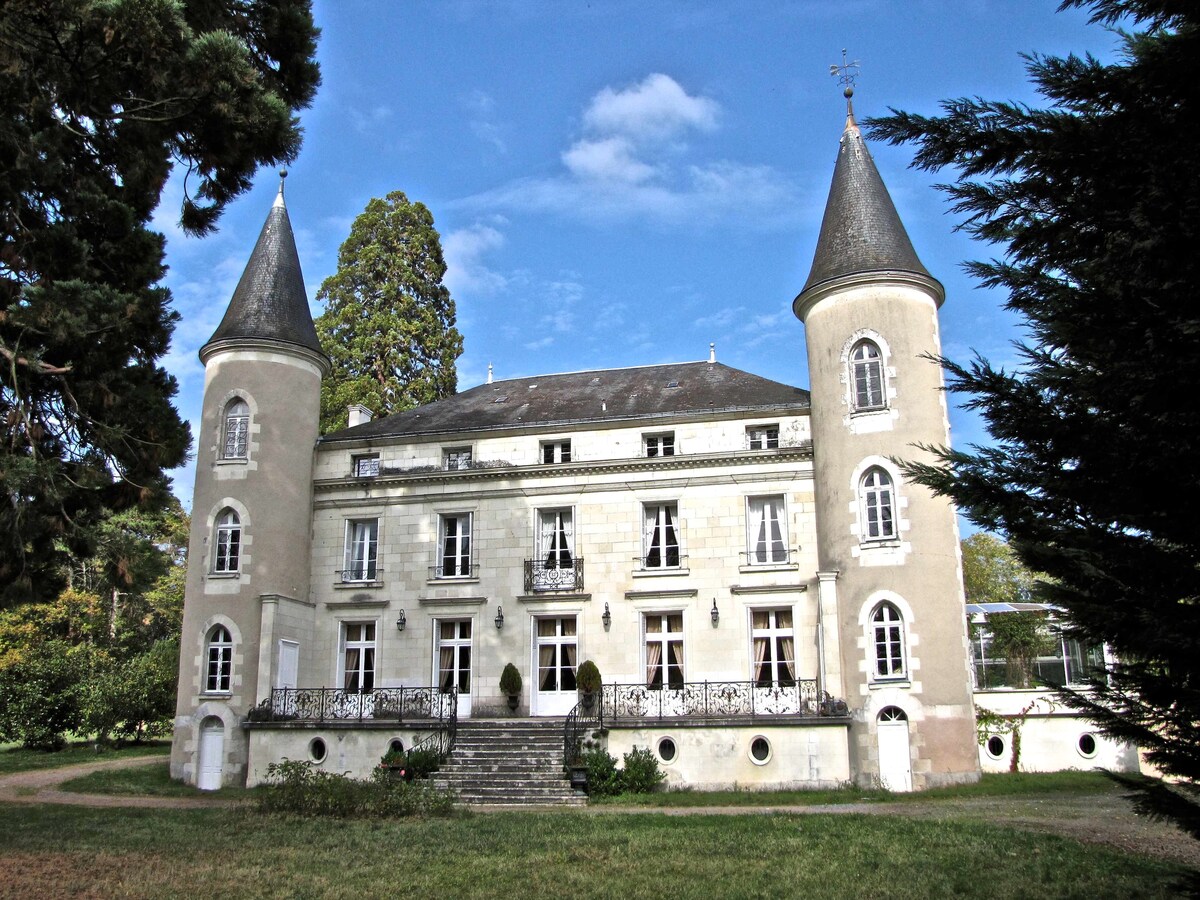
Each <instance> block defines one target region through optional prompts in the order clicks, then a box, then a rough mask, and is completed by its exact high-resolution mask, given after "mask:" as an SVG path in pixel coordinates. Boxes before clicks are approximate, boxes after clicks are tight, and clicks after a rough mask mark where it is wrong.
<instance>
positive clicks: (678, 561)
mask: <svg viewBox="0 0 1200 900" xmlns="http://www.w3.org/2000/svg"><path fill="white" fill-rule="evenodd" d="M633 564H634V565H635V566H636V567H637V569H638V571H639V572H661V571H671V570H672V569H686V568H687V554H686V553H679V552H678V551H676V550H670V549H668V550H667V551H666V552H665V553H650V554H647V555H646V556H635V557H634V558H633Z"/></svg>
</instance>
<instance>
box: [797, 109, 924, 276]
mask: <svg viewBox="0 0 1200 900" xmlns="http://www.w3.org/2000/svg"><path fill="white" fill-rule="evenodd" d="M863 272H911V273H914V274H916V275H923V276H925V277H926V278H929V279H930V280H933V278H932V276H930V274H929V272H928V270H927V269H926V268H925V267H924V266H923V265H921V260H919V259H918V258H917V252H916V251H915V250H914V249H913V245H912V241H910V240H909V238H908V232H906V231H905V230H904V225H903V224H902V223H901V221H900V216H899V215H898V214H897V213H896V207H895V205H894V204H893V203H892V198H891V196H890V195H889V194H888V191H887V188H886V187H885V186H884V184H883V179H882V178H880V177H879V170H878V169H876V168H875V162H874V160H872V159H871V153H870V151H869V150H868V149H867V145H866V142H865V141H864V140H863V136H862V132H861V131H859V128H858V124H857V123H856V122H855V121H854V116H853V114H851V115H848V116H847V117H846V129H845V131H843V132H842V138H841V141H840V145H839V147H838V156H837V165H836V166H835V167H834V170H833V184H832V185H831V186H830V188H829V200H828V201H827V202H826V204H825V217H824V218H823V219H822V220H821V234H820V237H818V238H817V251H816V254H815V256H814V258H813V265H812V271H811V272H810V273H809V276H808V281H806V282H805V284H804V290H803V291H801V292H800V293H801V294H802V295H803V294H804V292H805V291H808V290H810V289H811V288H814V287H816V286H817V285H820V284H824V283H825V282H827V281H832V280H833V279H835V278H840V277H841V276H843V275H856V274H860V273H863ZM935 283H936V282H935Z"/></svg>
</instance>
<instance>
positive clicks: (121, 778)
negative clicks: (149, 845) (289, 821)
mask: <svg viewBox="0 0 1200 900" xmlns="http://www.w3.org/2000/svg"><path fill="white" fill-rule="evenodd" d="M61 788H62V790H64V791H73V792H75V793H78V794H123V795H140V796H144V797H233V798H237V797H250V796H252V795H253V793H254V790H255V789H253V788H252V789H250V790H247V789H246V788H238V787H226V788H221V790H219V791H201V790H198V789H197V788H196V787H194V786H193V785H190V784H183V783H182V782H179V781H172V780H171V773H170V768H169V766H168V765H167V760H165V759H164V760H161V761H158V762H152V763H147V764H146V765H144V766H134V767H133V768H129V769H111V770H108V771H98V772H89V773H88V774H87V775H81V776H80V777H79V778H72V779H70V780H69V781H64V782H63V783H62V785H61Z"/></svg>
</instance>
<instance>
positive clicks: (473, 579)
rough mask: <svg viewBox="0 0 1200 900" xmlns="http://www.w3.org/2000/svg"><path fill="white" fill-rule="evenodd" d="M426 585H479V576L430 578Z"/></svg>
mask: <svg viewBox="0 0 1200 900" xmlns="http://www.w3.org/2000/svg"><path fill="white" fill-rule="evenodd" d="M425 583H426V584H479V576H478V575H444V576H441V577H439V578H430V579H429V580H427V581H426V582H425Z"/></svg>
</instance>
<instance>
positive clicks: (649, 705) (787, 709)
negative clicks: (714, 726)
mask: <svg viewBox="0 0 1200 900" xmlns="http://www.w3.org/2000/svg"><path fill="white" fill-rule="evenodd" d="M845 715H848V708H847V706H846V702H845V701H844V700H837V699H835V698H833V697H831V696H830V695H829V694H827V693H825V692H823V691H818V690H817V681H816V679H815V678H803V679H798V680H797V681H795V682H792V683H791V684H760V683H759V682H756V681H689V682H685V683H682V684H678V685H675V686H672V685H667V686H665V687H657V686H655V687H647V686H646V685H644V684H606V685H604V687H603V688H602V689H601V695H600V716H601V718H602V719H603V721H604V724H605V725H615V724H618V723H620V722H622V721H628V720H641V719H668V718H692V719H736V718H755V717H758V716H814V717H816V716H833V717H840V716H845Z"/></svg>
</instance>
